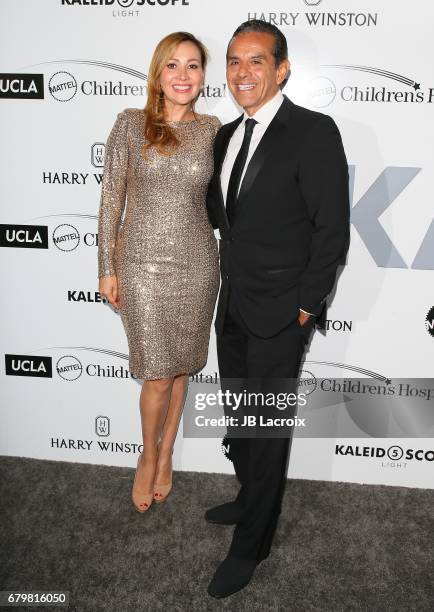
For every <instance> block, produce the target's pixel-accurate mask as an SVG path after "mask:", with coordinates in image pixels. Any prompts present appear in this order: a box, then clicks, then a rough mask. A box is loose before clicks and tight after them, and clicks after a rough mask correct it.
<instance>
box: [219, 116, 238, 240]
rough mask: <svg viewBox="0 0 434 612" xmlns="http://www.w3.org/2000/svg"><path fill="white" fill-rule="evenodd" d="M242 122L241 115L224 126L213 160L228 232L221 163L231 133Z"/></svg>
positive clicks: (220, 204) (220, 202)
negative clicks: (219, 144) (220, 141)
mask: <svg viewBox="0 0 434 612" xmlns="http://www.w3.org/2000/svg"><path fill="white" fill-rule="evenodd" d="M242 120H243V115H241V116H240V117H238V118H237V119H235V121H232V122H231V123H228V124H227V126H225V127H226V128H227V129H226V130H225V133H224V135H223V136H222V143H221V146H220V148H219V150H218V153H217V159H216V160H215V169H214V172H215V175H216V180H217V185H218V197H219V206H220V208H221V209H222V214H223V218H224V220H225V224H226V228H227V229H228V230H229V229H230V223H229V219H228V215H227V212H226V206H225V202H224V198H223V191H222V182H221V172H222V166H223V162H224V159H225V157H226V151H227V150H228V146H229V141H230V139H231V138H232V135H233V133H234V132H235V130H236V129H237V127H238V126H239V124H240V123H241V121H242Z"/></svg>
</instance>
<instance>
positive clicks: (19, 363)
mask: <svg viewBox="0 0 434 612" xmlns="http://www.w3.org/2000/svg"><path fill="white" fill-rule="evenodd" d="M5 370H6V375H7V376H37V377H39V378H52V377H53V366H52V361H51V357H45V356H42V355H5Z"/></svg>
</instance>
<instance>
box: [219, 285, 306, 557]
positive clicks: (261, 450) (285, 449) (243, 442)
mask: <svg viewBox="0 0 434 612" xmlns="http://www.w3.org/2000/svg"><path fill="white" fill-rule="evenodd" d="M264 316H267V313H265V312H264ZM313 326H314V317H310V319H309V320H308V322H307V323H306V324H305V325H303V327H302V326H301V325H300V324H299V322H298V320H296V321H293V322H292V323H290V324H289V325H288V326H287V327H285V328H284V329H283V330H282V331H280V332H279V333H278V334H277V335H275V336H273V337H271V338H260V337H258V336H255V335H254V334H252V333H251V332H250V331H249V329H248V328H247V327H246V325H245V323H244V321H243V319H242V317H241V315H240V313H239V311H238V309H237V306H236V304H235V301H234V299H233V296H232V294H231V292H230V293H229V298H228V303H227V308H226V313H225V318H224V325H223V330H222V333H221V334H218V335H217V355H218V362H219V370H220V378H221V381H222V388H223V386H224V385H226V388H227V387H230V385H231V383H230V381H231V380H232V381H235V380H237V381H239V380H240V379H244V380H245V381H246V387H245V388H247V389H248V388H249V384H250V387H252V385H253V387H254V390H258V381H262V388H272V384H271V383H272V380H277V379H280V380H283V379H292V380H294V379H297V377H298V375H299V369H300V363H301V359H302V357H303V354H304V350H305V347H306V343H307V342H308V340H309V336H310V333H311V331H312V329H313ZM224 381H225V382H224ZM259 410H261V408H260V409H259ZM292 432H293V428H292V430H291V433H290V434H289V435H288V434H287V435H286V437H280V438H279V437H270V438H266V437H250V438H249V437H239V438H237V437H231V438H229V447H230V450H229V456H230V458H231V460H232V461H233V464H234V468H235V473H236V475H237V478H238V480H239V482H240V484H241V488H240V491H239V493H238V496H237V503H238V504H239V505H240V507H242V520H241V521H240V522H239V523H238V524H237V526H236V528H235V531H234V535H233V539H232V543H231V547H230V550H229V554H231V555H233V556H235V557H239V558H243V559H257V560H261V559H265V558H266V557H267V556H268V554H269V552H270V547H271V543H272V540H273V536H274V532H275V529H276V525H277V520H278V517H279V513H280V510H281V502H282V495H283V491H284V486H285V481H286V468H287V464H288V458H289V453H290V448H291V442H292V435H291V434H292Z"/></svg>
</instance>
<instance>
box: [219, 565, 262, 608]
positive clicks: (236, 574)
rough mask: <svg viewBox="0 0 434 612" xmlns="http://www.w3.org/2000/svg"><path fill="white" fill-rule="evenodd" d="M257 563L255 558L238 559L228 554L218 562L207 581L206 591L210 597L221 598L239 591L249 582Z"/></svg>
mask: <svg viewBox="0 0 434 612" xmlns="http://www.w3.org/2000/svg"><path fill="white" fill-rule="evenodd" d="M259 563H260V561H257V560H256V559H238V558H237V557H232V556H231V555H228V556H227V557H226V559H224V561H222V562H221V563H220V565H219V566H218V568H217V570H216V572H215V574H214V576H213V579H212V580H211V582H210V583H209V585H208V593H209V594H210V595H211V597H216V598H217V599H221V598H222V597H228V596H229V595H233V594H234V593H237V592H238V591H241V589H244V587H246V586H247V585H248V584H249V582H250V579H251V577H252V576H253V572H254V571H255V568H256V566H257V565H258V564H259Z"/></svg>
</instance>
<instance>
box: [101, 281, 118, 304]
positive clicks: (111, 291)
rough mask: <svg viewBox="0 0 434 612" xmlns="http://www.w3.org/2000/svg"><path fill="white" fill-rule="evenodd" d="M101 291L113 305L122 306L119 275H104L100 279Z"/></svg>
mask: <svg viewBox="0 0 434 612" xmlns="http://www.w3.org/2000/svg"><path fill="white" fill-rule="evenodd" d="M99 292H100V294H101V295H102V296H103V297H105V298H106V299H107V300H108V301H109V302H110V304H111V305H112V306H114V307H115V308H120V303H119V292H118V279H117V276H103V277H101V278H100V279H99Z"/></svg>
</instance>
